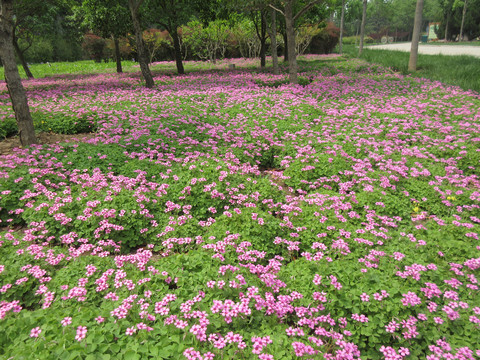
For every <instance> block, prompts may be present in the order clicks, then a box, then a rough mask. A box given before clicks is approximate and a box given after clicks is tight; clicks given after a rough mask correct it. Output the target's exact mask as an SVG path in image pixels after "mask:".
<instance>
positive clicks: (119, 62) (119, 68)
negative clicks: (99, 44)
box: [113, 36, 123, 74]
mask: <svg viewBox="0 0 480 360" xmlns="http://www.w3.org/2000/svg"><path fill="white" fill-rule="evenodd" d="M113 44H114V45H115V61H116V63H117V73H119V74H121V73H122V72H123V69H122V58H121V55H120V42H119V41H118V37H116V36H114V37H113Z"/></svg>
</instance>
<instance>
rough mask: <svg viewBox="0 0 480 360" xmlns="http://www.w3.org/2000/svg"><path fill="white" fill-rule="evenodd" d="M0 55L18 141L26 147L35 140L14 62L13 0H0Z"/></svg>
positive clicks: (23, 91)
mask: <svg viewBox="0 0 480 360" xmlns="http://www.w3.org/2000/svg"><path fill="white" fill-rule="evenodd" d="M0 56H1V61H2V64H3V68H4V72H5V80H6V82H7V88H8V92H9V94H10V99H11V101H12V107H13V110H14V112H15V118H16V120H17V126H18V132H19V135H20V143H21V144H22V146H24V147H28V146H30V145H32V144H35V143H36V142H37V138H36V136H35V129H34V127H33V120H32V117H31V115H30V110H29V108H28V101H27V96H26V94H25V89H24V88H23V85H22V80H21V79H20V74H19V73H18V68H17V64H16V63H15V50H14V49H13V0H0Z"/></svg>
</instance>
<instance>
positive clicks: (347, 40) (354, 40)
mask: <svg viewBox="0 0 480 360" xmlns="http://www.w3.org/2000/svg"><path fill="white" fill-rule="evenodd" d="M363 42H364V43H365V44H373V43H374V42H375V40H373V39H372V38H371V37H370V36H365V37H364V38H363ZM355 44H357V45H358V44H360V36H346V37H344V38H343V45H355Z"/></svg>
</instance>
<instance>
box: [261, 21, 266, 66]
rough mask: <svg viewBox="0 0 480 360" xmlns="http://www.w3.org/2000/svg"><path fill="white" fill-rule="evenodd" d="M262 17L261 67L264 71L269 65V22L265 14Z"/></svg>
mask: <svg viewBox="0 0 480 360" xmlns="http://www.w3.org/2000/svg"><path fill="white" fill-rule="evenodd" d="M260 17H261V19H260V67H261V68H262V69H264V68H265V65H266V63H267V59H266V57H267V22H266V20H265V14H264V13H263V12H262V13H261V14H260Z"/></svg>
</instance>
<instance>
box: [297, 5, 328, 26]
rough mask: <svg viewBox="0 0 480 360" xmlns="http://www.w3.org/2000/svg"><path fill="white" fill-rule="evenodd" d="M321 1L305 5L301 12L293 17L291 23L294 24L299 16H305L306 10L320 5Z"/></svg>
mask: <svg viewBox="0 0 480 360" xmlns="http://www.w3.org/2000/svg"><path fill="white" fill-rule="evenodd" d="M322 1H323V0H314V1H310V2H309V3H308V4H307V5H305V6H304V7H303V9H302V10H300V11H299V12H298V13H297V15H295V16H294V17H293V21H294V22H295V21H296V20H297V19H298V18H299V17H300V16H302V15H303V14H305V12H307V11H308V10H310V9H311V8H312V7H314V6H315V5H317V4H320V3H321V2H322Z"/></svg>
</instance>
